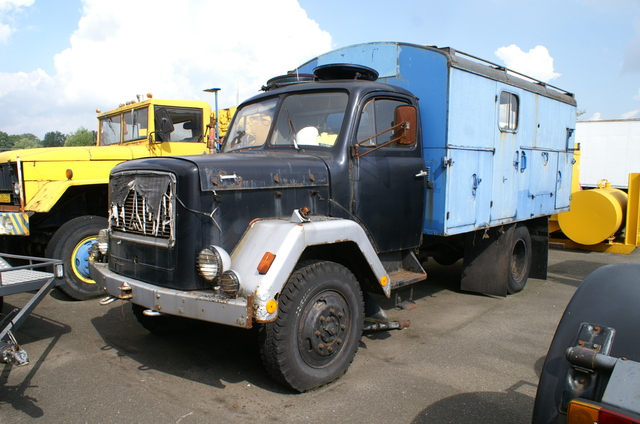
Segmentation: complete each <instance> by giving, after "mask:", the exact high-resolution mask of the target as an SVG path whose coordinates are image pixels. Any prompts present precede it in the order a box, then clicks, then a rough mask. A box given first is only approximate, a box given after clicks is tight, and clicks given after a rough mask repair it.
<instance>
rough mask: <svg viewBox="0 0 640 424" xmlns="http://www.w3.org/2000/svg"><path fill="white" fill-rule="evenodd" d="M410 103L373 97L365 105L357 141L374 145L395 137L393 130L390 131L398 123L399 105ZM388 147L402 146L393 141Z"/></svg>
mask: <svg viewBox="0 0 640 424" xmlns="http://www.w3.org/2000/svg"><path fill="white" fill-rule="evenodd" d="M407 104H408V103H406V102H403V101H400V100H393V99H373V100H370V101H369V102H368V103H367V104H366V105H365V107H364V109H363V111H362V115H361V116H360V123H359V125H358V133H357V135H356V142H358V143H359V142H362V141H364V140H367V141H365V142H364V143H362V144H361V146H363V147H367V146H368V147H374V146H379V145H381V144H384V143H386V142H388V141H390V140H392V139H393V134H394V132H393V130H390V131H388V130H389V129H390V128H391V127H393V126H394V125H396V122H395V113H396V108H397V107H398V106H405V105H407ZM387 147H400V146H398V145H397V144H395V143H391V144H390V145H389V146H387Z"/></svg>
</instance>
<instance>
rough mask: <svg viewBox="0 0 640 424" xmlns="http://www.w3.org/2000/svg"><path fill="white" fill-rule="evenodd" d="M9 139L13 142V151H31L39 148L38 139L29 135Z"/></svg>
mask: <svg viewBox="0 0 640 424" xmlns="http://www.w3.org/2000/svg"><path fill="white" fill-rule="evenodd" d="M9 139H10V140H11V141H13V149H14V150H16V149H33V148H36V147H41V146H42V144H41V142H40V139H39V138H38V137H36V136H35V135H33V134H31V133H24V134H16V135H10V136H9Z"/></svg>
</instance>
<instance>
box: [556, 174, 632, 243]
mask: <svg viewBox="0 0 640 424" xmlns="http://www.w3.org/2000/svg"><path fill="white" fill-rule="evenodd" d="M598 185H599V187H598V188H596V189H593V190H582V191H577V192H574V193H572V194H571V204H570V210H569V212H563V213H561V214H558V224H559V225H560V229H561V230H562V232H563V233H564V235H565V236H567V237H569V239H571V240H573V241H575V242H576V243H580V244H584V245H594V244H598V243H601V242H603V241H605V240H607V239H608V238H609V237H611V236H613V235H614V234H615V233H616V232H618V231H619V230H620V227H621V226H622V225H623V224H624V219H625V214H626V210H627V193H625V192H624V191H622V190H618V189H615V188H610V185H609V184H608V183H603V184H600V183H599V184H598Z"/></svg>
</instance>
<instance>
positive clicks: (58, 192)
mask: <svg viewBox="0 0 640 424" xmlns="http://www.w3.org/2000/svg"><path fill="white" fill-rule="evenodd" d="M147 97H148V98H147V99H146V100H142V99H139V100H138V101H133V102H128V103H126V104H123V105H120V107H118V108H117V109H114V110H111V111H108V112H105V113H100V112H99V111H97V112H98V134H97V137H96V138H97V140H96V144H95V145H94V146H82V147H48V148H39V149H27V150H12V151H6V152H2V153H0V252H4V253H15V254H27V255H30V256H46V257H49V258H55V259H61V260H63V261H64V266H65V270H66V272H65V280H66V281H65V282H64V284H63V285H61V286H59V287H60V289H61V290H62V291H64V292H65V293H66V294H67V295H69V296H70V297H72V298H74V299H78V300H84V299H87V298H90V297H93V296H96V295H98V294H100V293H101V289H100V288H99V287H98V285H97V284H95V283H94V281H93V280H91V278H90V277H89V268H88V259H89V250H90V247H91V246H92V245H93V244H94V243H95V242H96V239H97V234H98V230H100V229H102V228H106V227H107V218H106V217H107V216H108V211H107V208H108V206H107V205H108V203H107V197H108V194H107V188H108V183H109V172H110V171H111V168H113V167H114V166H115V165H117V164H118V163H120V162H123V161H127V160H130V159H135V158H144V157H158V156H177V155H198V154H204V153H208V152H210V151H211V149H213V148H214V146H213V144H214V143H215V142H216V136H218V137H221V136H222V135H223V134H224V132H225V130H226V125H228V123H229V121H230V120H231V117H232V114H233V112H234V111H235V108H231V109H224V110H220V111H219V113H218V115H219V118H220V119H219V120H218V122H216V117H215V115H216V113H215V111H212V108H211V106H210V105H209V104H208V103H207V102H205V101H187V100H160V99H154V98H152V96H151V95H147ZM216 131H218V132H219V134H216Z"/></svg>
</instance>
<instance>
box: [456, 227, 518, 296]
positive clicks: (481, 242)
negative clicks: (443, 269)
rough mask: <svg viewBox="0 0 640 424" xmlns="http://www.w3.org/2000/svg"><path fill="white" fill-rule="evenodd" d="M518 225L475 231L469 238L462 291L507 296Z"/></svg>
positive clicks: (463, 267) (465, 251) (461, 282)
mask: <svg viewBox="0 0 640 424" xmlns="http://www.w3.org/2000/svg"><path fill="white" fill-rule="evenodd" d="M515 228H516V227H515V225H511V226H509V227H498V228H491V229H488V230H486V231H485V230H481V231H475V232H473V233H470V234H468V235H467V237H466V238H465V246H464V261H463V263H462V279H461V281H460V288H461V289H462V290H466V291H471V292H478V293H484V294H490V295H495V296H506V295H507V284H508V281H509V261H510V258H511V244H512V243H513V233H514V232H515Z"/></svg>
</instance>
